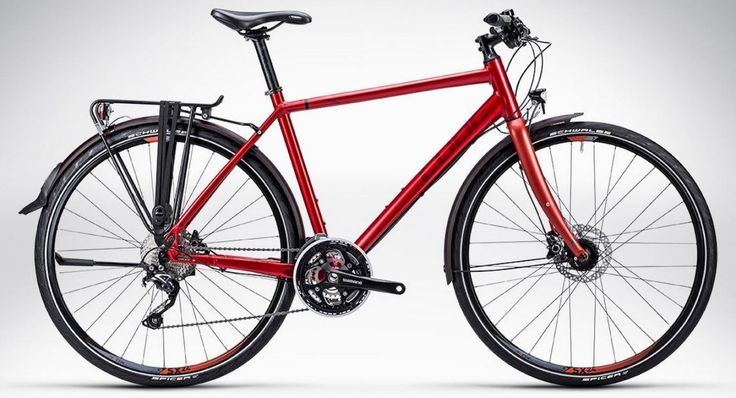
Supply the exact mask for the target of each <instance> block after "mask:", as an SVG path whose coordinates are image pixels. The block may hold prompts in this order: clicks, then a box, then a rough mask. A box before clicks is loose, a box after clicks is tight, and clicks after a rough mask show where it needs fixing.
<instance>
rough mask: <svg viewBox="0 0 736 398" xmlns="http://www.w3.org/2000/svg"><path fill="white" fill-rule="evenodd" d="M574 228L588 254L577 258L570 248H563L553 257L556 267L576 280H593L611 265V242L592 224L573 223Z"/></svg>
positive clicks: (569, 277) (561, 272)
mask: <svg viewBox="0 0 736 398" xmlns="http://www.w3.org/2000/svg"><path fill="white" fill-rule="evenodd" d="M572 230H573V232H574V233H575V237H576V239H577V240H578V242H580V245H581V246H583V248H584V249H585V252H586V253H587V256H586V257H584V258H583V257H579V258H575V256H574V255H573V254H572V253H571V252H570V250H569V249H567V248H563V249H562V250H559V251H557V253H556V254H555V255H554V257H553V258H552V259H553V261H554V264H555V267H557V271H559V272H560V274H562V275H563V276H565V277H566V278H568V279H570V280H573V281H575V282H585V283H588V282H593V281H595V280H596V279H598V278H600V277H601V276H602V275H603V274H604V273H605V272H606V270H607V269H608V267H609V266H610V265H611V253H612V252H613V250H612V249H611V242H610V241H609V240H608V236H606V235H605V234H604V233H603V232H602V231H601V230H599V229H597V228H595V226H592V225H573V226H572Z"/></svg>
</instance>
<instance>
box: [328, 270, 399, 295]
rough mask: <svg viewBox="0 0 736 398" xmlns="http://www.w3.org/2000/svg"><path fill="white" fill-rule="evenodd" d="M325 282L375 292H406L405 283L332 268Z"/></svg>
mask: <svg viewBox="0 0 736 398" xmlns="http://www.w3.org/2000/svg"><path fill="white" fill-rule="evenodd" d="M325 283H327V284H330V285H333V286H336V287H342V288H349V289H356V288H357V289H365V290H371V291H374V292H382V293H391V294H404V292H405V291H406V286H404V284H403V283H399V282H393V281H386V280H383V279H375V278H370V277H367V276H358V275H355V274H351V273H349V272H343V271H338V270H335V269H330V270H329V271H327V279H326V280H325Z"/></svg>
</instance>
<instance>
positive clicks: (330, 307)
mask: <svg viewBox="0 0 736 398" xmlns="http://www.w3.org/2000/svg"><path fill="white" fill-rule="evenodd" d="M326 266H329V267H330V268H331V269H336V270H340V271H343V272H349V273H352V274H354V275H359V276H368V277H370V276H371V274H372V270H371V264H370V262H369V261H368V257H367V256H366V255H365V253H364V252H363V250H362V249H361V248H360V247H358V246H356V245H355V244H354V243H352V242H349V241H347V240H343V239H338V238H317V239H315V240H313V241H312V242H310V243H307V245H306V246H305V247H304V248H303V249H302V250H301V251H300V253H299V256H298V257H297V259H296V266H295V267H294V288H295V289H296V292H297V295H298V296H299V298H300V299H301V301H302V302H303V303H304V305H306V306H307V307H308V308H309V309H310V310H312V311H314V312H316V313H318V314H321V315H325V316H341V315H347V314H349V313H351V312H353V311H355V310H356V309H358V307H360V306H361V305H362V304H363V303H364V302H365V299H366V298H367V297H368V293H369V291H368V290H365V289H355V288H343V287H337V286H334V285H331V284H330V283H329V281H327V280H326V279H327V272H325V269H324V268H326Z"/></svg>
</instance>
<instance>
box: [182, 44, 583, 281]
mask: <svg viewBox="0 0 736 398" xmlns="http://www.w3.org/2000/svg"><path fill="white" fill-rule="evenodd" d="M481 83H488V84H490V85H491V86H492V87H493V89H494V92H493V94H492V95H491V96H490V98H488V100H486V101H485V102H484V103H483V105H481V107H480V108H478V110H477V111H476V112H475V113H474V114H473V115H472V116H471V117H470V119H468V121H467V122H466V123H465V124H464V125H463V126H462V127H461V128H460V130H458V132H457V133H456V134H455V135H454V136H453V137H452V138H451V139H450V140H449V141H448V142H447V144H445V146H443V147H442V149H440V150H439V152H437V154H436V155H435V156H434V157H433V158H432V159H431V160H430V161H429V162H428V163H427V164H426V165H425V166H424V168H422V170H420V171H419V173H418V174H417V175H416V176H415V177H414V178H413V179H412V180H411V181H410V182H409V183H408V184H407V185H406V187H405V188H404V189H403V190H401V192H400V193H399V194H398V195H397V196H396V197H395V198H394V199H393V200H392V201H391V203H390V204H389V205H388V206H386V208H385V209H384V210H383V211H382V212H381V214H379V215H378V217H376V219H375V220H374V221H373V222H372V223H371V225H370V226H368V228H366V230H365V232H363V233H362V234H361V235H360V237H359V238H358V239H357V241H356V244H357V245H358V246H359V247H360V248H362V249H363V250H364V251H365V252H368V251H370V250H371V249H372V248H373V247H375V245H376V244H377V243H378V241H380V240H381V238H383V236H385V235H386V234H387V233H388V231H389V230H390V229H391V227H392V226H393V225H394V224H395V223H396V222H397V221H398V220H399V219H400V218H401V217H402V216H403V215H404V214H405V213H406V211H407V210H408V209H409V208H410V207H411V206H412V205H413V204H414V203H415V202H416V201H417V200H418V199H419V197H420V196H421V195H422V194H423V193H424V192H425V191H426V190H427V189H428V188H429V187H430V186H431V185H432V184H433V183H434V182H435V181H437V180H438V179H439V178H440V177H441V176H442V175H443V173H444V172H445V171H447V170H448V169H449V168H450V167H451V166H452V164H453V163H454V162H455V161H456V160H457V159H458V158H459V157H460V156H461V155H462V154H463V153H464V152H465V150H466V149H467V148H468V147H469V146H470V145H471V144H472V143H473V142H474V141H475V140H476V139H478V137H480V135H481V134H482V133H483V132H484V131H485V130H486V129H487V128H488V127H489V126H491V125H492V124H493V123H495V122H496V121H497V120H499V119H500V118H504V119H505V120H506V123H507V126H508V129H509V132H510V134H511V139H512V141H513V143H514V147H515V149H516V151H517V153H518V155H519V162H520V163H521V168H522V170H523V172H524V174H525V175H526V177H527V180H528V181H529V185H530V186H531V189H532V192H534V196H535V197H536V200H537V202H538V203H539V205H540V207H541V208H542V210H543V211H544V213H545V215H546V216H547V219H548V220H549V223H550V226H551V228H552V230H553V231H554V232H556V233H557V234H559V235H560V237H561V238H562V239H563V240H564V242H565V244H566V245H567V247H568V248H570V250H571V251H572V253H573V254H574V255H575V256H576V257H580V256H585V255H586V252H585V249H583V247H582V246H581V245H580V243H578V241H577V240H576V239H575V236H574V235H573V233H572V232H571V231H570V228H569V227H568V225H567V222H566V221H565V219H564V217H563V216H562V213H561V212H560V209H559V207H558V206H557V203H556V202H555V200H554V199H553V197H552V194H551V192H550V190H549V187H548V186H547V183H546V180H545V178H544V175H543V174H542V170H541V168H540V167H539V162H538V160H537V156H536V153H535V152H534V148H533V147H532V144H531V140H530V138H529V132H528V131H527V128H526V123H525V122H524V120H523V119H522V117H521V112H520V111H519V105H518V104H517V102H516V97H515V96H514V92H513V90H512V89H511V86H510V85H509V81H508V77H507V76H506V71H505V70H504V67H503V64H502V62H501V59H500V58H496V59H492V60H490V61H488V62H486V63H485V66H484V68H483V69H479V70H475V71H470V72H463V73H456V74H451V75H445V76H440V77H434V78H429V79H424V80H416V81H411V82H407V83H399V84H393V85H388V86H382V87H376V88H369V89H365V90H358V91H350V92H345V93H340V94H333V95H326V96H321V97H314V98H307V99H302V100H297V101H285V100H284V97H283V94H282V92H281V91H280V90H277V91H275V92H272V93H271V94H270V97H271V102H272V103H273V107H274V110H273V112H272V113H271V114H270V115H269V116H268V118H266V120H265V121H264V122H263V123H262V124H261V126H260V128H259V130H258V131H257V132H256V133H254V134H253V135H252V136H251V137H250V138H249V139H248V140H247V142H246V143H245V144H244V145H243V146H242V147H241V148H240V149H239V150H238V152H237V153H236V154H235V155H234V156H233V157H232V158H231V159H230V160H229V161H228V163H227V164H226V165H225V166H224V167H223V168H222V170H220V172H219V173H218V174H217V175H216V176H215V178H214V179H213V180H212V181H211V182H210V183H209V184H208V185H207V187H205V189H204V190H203V191H202V192H201V193H200V195H199V196H198V197H197V198H196V199H195V200H194V202H193V203H192V205H191V206H190V207H189V208H188V209H187V210H186V211H185V212H184V214H183V215H182V216H181V218H180V219H179V220H178V222H177V223H176V225H174V227H173V228H172V229H171V231H170V232H169V236H170V237H173V241H174V244H173V245H172V246H171V248H170V249H169V253H168V254H169V256H170V258H176V259H177V261H185V262H190V263H199V264H206V265H211V266H214V267H219V268H231V269H237V270H242V271H250V272H256V273H261V274H268V275H273V276H277V277H285V278H291V277H292V271H293V264H288V263H282V262H280V261H275V260H264V259H254V258H248V257H239V256H224V255H210V254H206V255H204V254H201V255H200V254H197V255H181V256H180V253H179V251H178V249H177V247H178V245H177V244H176V243H177V239H178V236H179V233H180V232H182V231H184V230H186V228H187V227H188V226H189V224H190V223H191V222H192V220H193V219H194V218H195V217H196V216H197V214H198V213H199V212H200V210H202V207H204V205H205V203H207V201H208V200H209V199H210V198H211V197H212V195H213V194H214V192H215V190H217V188H218V187H219V186H220V184H222V182H223V181H224V180H225V178H226V177H227V176H228V174H230V172H231V171H232V170H233V169H234V168H235V167H236V165H237V164H238V162H240V160H241V159H242V158H243V156H245V154H246V153H247V152H248V151H249V150H250V148H251V147H253V145H255V143H256V142H257V141H258V140H259V139H260V138H261V136H262V135H263V134H264V133H265V132H266V130H268V128H269V127H270V126H271V125H272V124H273V123H274V122H275V121H278V123H279V126H280V127H281V132H282V134H283V137H284V141H285V143H286V149H287V151H288V153H289V157H290V159H291V164H292V167H293V169H294V173H295V174H296V178H297V182H298V185H299V190H300V191H301V195H302V198H303V200H304V203H305V207H306V209H307V215H308V216H309V220H310V222H311V225H312V230H313V231H314V233H315V234H326V233H327V230H326V228H325V223H324V221H323V219H322V213H321V211H320V209H319V205H318V204H317V198H316V196H315V193H314V189H313V187H312V183H311V180H310V178H309V173H308V172H307V167H306V165H305V164H304V158H303V157H302V152H301V149H300V148H299V142H298V140H297V137H296V133H295V131H294V126H293V124H292V122H291V117H290V114H291V113H292V112H298V111H307V110H311V109H318V108H325V107H333V106H339V105H346V104H352V103H355V102H361V101H370V100H377V99H381V98H387V97H395V96H399V95H406V94H412V93H419V92H423V91H429V90H437V89H443V88H450V87H458V86H467V85H473V84H481Z"/></svg>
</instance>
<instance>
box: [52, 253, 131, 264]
mask: <svg viewBox="0 0 736 398" xmlns="http://www.w3.org/2000/svg"><path fill="white" fill-rule="evenodd" d="M54 258H55V259H56V262H57V263H59V265H62V266H81V267H141V264H140V263H116V262H111V261H95V260H87V259H83V258H66V257H62V256H61V254H59V253H54Z"/></svg>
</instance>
